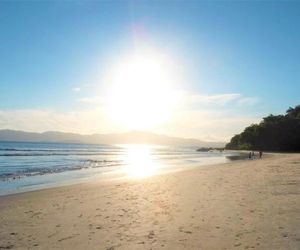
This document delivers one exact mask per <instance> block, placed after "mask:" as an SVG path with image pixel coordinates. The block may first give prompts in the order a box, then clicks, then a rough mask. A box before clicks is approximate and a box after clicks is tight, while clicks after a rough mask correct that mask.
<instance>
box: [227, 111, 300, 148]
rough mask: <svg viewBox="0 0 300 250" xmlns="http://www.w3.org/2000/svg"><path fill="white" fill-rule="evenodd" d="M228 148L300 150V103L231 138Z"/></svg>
mask: <svg viewBox="0 0 300 250" xmlns="http://www.w3.org/2000/svg"><path fill="white" fill-rule="evenodd" d="M225 148H226V149H244V150H267V151H300V105H298V106H296V107H295V108H289V109H288V110H287V111H286V115H276V116H274V115H269V116H267V117H265V118H263V120H262V121H261V122H260V123H259V124H252V125H251V126H249V127H247V128H245V130H244V131H243V132H242V133H240V134H238V135H235V136H233V137H232V138H231V141H230V142H229V143H228V144H227V145H226V147H225Z"/></svg>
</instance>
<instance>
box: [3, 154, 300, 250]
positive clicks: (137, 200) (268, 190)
mask: <svg viewBox="0 0 300 250" xmlns="http://www.w3.org/2000/svg"><path fill="white" fill-rule="evenodd" d="M299 190H300V154H280V155H277V154H272V155H271V156H269V155H268V156H266V157H265V158H263V159H261V160H253V161H247V160H246V161H245V160H243V161H236V162H231V163H225V164H218V165H213V166H205V167H204V166H203V167H201V168H193V169H187V170H183V171H180V172H172V173H166V174H162V175H157V176H152V177H148V178H144V179H136V180H125V181H124V180H122V181H113V182H111V181H109V182H102V181H100V182H99V181H97V180H93V181H90V182H88V183H80V184H73V185H69V186H64V187H54V188H49V189H44V190H37V191H31V192H26V193H21V194H12V195H7V196H2V197H0V212H1V213H0V214H1V217H0V218H1V219H0V222H1V223H0V234H1V235H2V236H1V237H0V248H1V247H2V248H4V247H6V248H7V249H10V248H12V249H32V248H34V249H45V248H48V249H83V248H88V249H99V248H100V249H150V248H153V249H182V248H187V249H298V247H299V246H300V228H299V225H300V198H299V195H300V192H299Z"/></svg>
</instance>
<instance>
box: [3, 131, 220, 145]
mask: <svg viewBox="0 0 300 250" xmlns="http://www.w3.org/2000/svg"><path fill="white" fill-rule="evenodd" d="M0 141H22V142H57V143H89V144H158V145H183V146H197V147H223V146H224V145H225V144H224V143H222V142H206V141H201V140H197V139H187V138H178V137H170V136H166V135H158V134H155V133H151V132H142V131H131V132H126V133H116V134H92V135H81V134H74V133H64V132H56V131H49V132H44V133H32V132H25V131H16V130H8V129H5V130H0Z"/></svg>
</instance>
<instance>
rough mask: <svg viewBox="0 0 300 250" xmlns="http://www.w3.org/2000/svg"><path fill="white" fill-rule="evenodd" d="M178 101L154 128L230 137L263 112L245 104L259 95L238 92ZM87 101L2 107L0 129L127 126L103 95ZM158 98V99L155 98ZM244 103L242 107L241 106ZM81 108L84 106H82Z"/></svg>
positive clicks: (88, 129)
mask: <svg viewBox="0 0 300 250" xmlns="http://www.w3.org/2000/svg"><path fill="white" fill-rule="evenodd" d="M177 96H178V97H179V104H178V105H177V106H176V107H175V110H174V112H173V115H172V116H171V117H170V119H168V120H167V121H164V122H163V123H161V124H158V125H157V126H156V127H154V128H153V129H152V131H153V132H156V133H162V134H167V135H171V136H179V137H191V138H199V139H204V140H208V139H209V140H215V141H228V140H229V139H230V138H231V137H232V136H233V135H234V134H237V133H240V132H241V131H242V130H243V129H244V128H245V127H246V126H248V125H250V124H251V123H257V122H259V120H260V119H261V116H257V115H253V113H251V112H250V111H249V112H244V110H245V109H244V106H245V105H249V106H251V105H255V104H257V102H258V99H257V98H256V97H245V96H243V95H241V94H238V93H229V94H217V95H198V94H194V93H191V92H183V91H180V92H177ZM78 101H79V102H80V103H82V104H86V106H85V110H76V111H69V112H63V111H57V110H44V109H18V110H0V129H16V130H25V131H35V132H44V131H49V130H52V131H53V130H56V131H63V132H74V133H84V134H91V133H114V132H122V131H124V128H122V127H120V125H118V124H116V123H114V122H113V121H112V120H111V116H109V114H108V111H107V109H105V105H106V103H107V99H106V98H105V97H102V96H93V97H85V98H81V99H79V100H78ZM154 101H155V100H154ZM242 105H243V110H242V111H241V110H240V109H239V106H242ZM81 108H82V107H81Z"/></svg>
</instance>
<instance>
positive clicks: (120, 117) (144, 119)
mask: <svg viewBox="0 0 300 250" xmlns="http://www.w3.org/2000/svg"><path fill="white" fill-rule="evenodd" d="M168 66H169V65H168V63H167V62H166V60H165V58H164V57H163V56H160V55H157V54H155V53H140V54H138V55H135V56H132V57H129V58H128V59H126V60H123V61H121V62H120V63H119V64H118V65H116V67H115V68H114V69H113V70H112V71H111V72H110V76H109V80H110V90H109V96H108V100H107V111H108V113H109V116H110V117H111V119H112V120H113V122H115V123H116V124H117V125H119V126H121V127H123V128H125V129H138V130H145V129H150V128H153V127H154V126H156V125H158V124H160V123H163V122H164V121H166V120H168V118H169V117H170V116H171V114H172V111H173V107H174V102H175V98H174V96H173V95H172V93H173V86H172V84H173V82H174V79H173V78H172V77H171V75H170V73H169V67H168Z"/></svg>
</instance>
